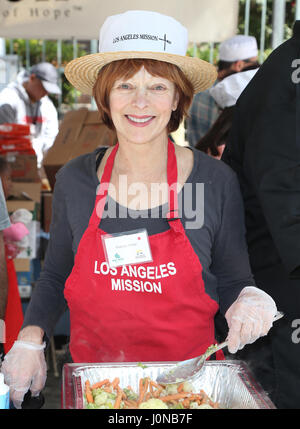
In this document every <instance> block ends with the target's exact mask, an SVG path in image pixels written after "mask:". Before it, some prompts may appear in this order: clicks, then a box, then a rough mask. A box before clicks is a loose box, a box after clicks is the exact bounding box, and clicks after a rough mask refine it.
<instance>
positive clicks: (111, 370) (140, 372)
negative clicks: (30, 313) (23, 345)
mask: <svg viewBox="0 0 300 429" xmlns="http://www.w3.org/2000/svg"><path fill="white" fill-rule="evenodd" d="M144 365H145V366H146V368H142V367H141V365H138V363H135V362H134V363H123V362H122V363H101V364H100V363H99V364H84V363H82V364H65V365H64V368H63V380H62V408H64V409H70V408H76V409H82V408H84V407H85V399H84V393H83V391H84V384H85V381H86V380H87V379H89V380H90V382H91V384H93V383H96V382H98V381H101V380H103V379H105V378H109V379H111V380H113V378H115V377H119V378H120V386H122V387H126V386H128V385H131V386H132V387H133V389H135V390H136V391H138V382H139V379H140V378H141V377H150V378H151V379H153V380H156V378H157V376H158V375H159V374H160V373H161V372H163V371H164V370H166V369H168V368H170V367H171V366H172V365H174V362H145V363H143V366H144ZM193 385H194V387H195V389H196V391H200V389H203V390H204V391H205V392H206V393H207V394H208V395H209V396H210V397H211V399H212V400H213V401H217V402H218V403H219V404H220V406H221V408H225V409H226V408H229V409H274V408H275V406H274V404H273V403H272V402H271V400H270V399H269V397H268V395H267V394H266V393H265V392H264V390H263V389H262V387H261V386H260V385H259V384H258V383H257V382H256V381H255V380H254V378H253V375H252V374H251V371H250V370H249V368H248V366H247V365H246V364H245V363H244V362H243V361H236V360H234V361H231V360H224V361H211V362H206V364H205V365H204V367H203V370H202V371H201V372H200V374H199V377H198V378H196V379H194V380H193Z"/></svg>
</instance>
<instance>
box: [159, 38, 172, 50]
mask: <svg viewBox="0 0 300 429" xmlns="http://www.w3.org/2000/svg"><path fill="white" fill-rule="evenodd" d="M158 40H161V41H163V42H165V43H164V51H165V50H166V46H167V43H169V44H170V45H171V44H172V42H171V41H170V40H168V39H167V35H166V34H165V35H164V38H163V39H158Z"/></svg>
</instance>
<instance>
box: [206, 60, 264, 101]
mask: <svg viewBox="0 0 300 429" xmlns="http://www.w3.org/2000/svg"><path fill="white" fill-rule="evenodd" d="M257 70H258V68H257V69H254V70H247V71H244V72H240V73H235V74H232V75H230V76H228V77H225V79H223V80H221V82H219V83H218V84H217V85H215V86H214V87H213V88H211V89H210V90H209V92H210V95H211V96H212V97H213V98H214V100H215V102H216V103H217V105H218V106H219V107H220V108H221V109H224V108H225V107H231V106H234V105H235V104H236V102H237V100H238V98H239V96H240V95H241V93H242V92H243V91H244V89H245V88H246V86H247V85H248V83H249V82H250V80H251V79H252V78H253V76H254V75H255V74H256V72H257Z"/></svg>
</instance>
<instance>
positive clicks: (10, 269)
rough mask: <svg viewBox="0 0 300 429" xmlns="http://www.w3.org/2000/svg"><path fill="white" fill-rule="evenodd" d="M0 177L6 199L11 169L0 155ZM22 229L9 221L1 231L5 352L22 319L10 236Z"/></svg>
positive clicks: (15, 252) (9, 192) (14, 337)
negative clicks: (5, 285) (6, 287)
mask: <svg viewBox="0 0 300 429" xmlns="http://www.w3.org/2000/svg"><path fill="white" fill-rule="evenodd" d="M0 179H1V182H2V187H3V194H4V198H5V199H6V200H7V199H8V197H9V196H10V195H11V192H12V181H11V169H10V166H9V163H8V162H7V161H6V159H5V158H3V157H0ZM20 227H21V231H20ZM23 229H25V230H26V228H25V226H24V225H23V224H21V225H20V223H18V224H14V223H13V222H11V225H10V226H9V227H7V228H5V229H4V231H3V238H4V248H5V259H6V271H7V277H8V293H7V304H6V310H5V315H4V320H5V331H6V335H5V343H4V352H5V353H8V352H9V350H10V348H11V347H12V345H13V343H14V342H15V340H16V339H17V336H18V333H19V331H20V329H21V327H22V323H23V319H24V318H23V310H22V303H21V299H20V294H19V289H18V280H17V274H16V270H15V265H14V258H15V257H16V256H17V254H18V253H19V251H20V249H19V248H18V246H17V245H15V244H14V243H13V242H12V241H11V239H12V237H17V236H19V235H20V234H21V235H22V236H23V234H24V232H23ZM25 234H27V232H25ZM8 238H9V240H8Z"/></svg>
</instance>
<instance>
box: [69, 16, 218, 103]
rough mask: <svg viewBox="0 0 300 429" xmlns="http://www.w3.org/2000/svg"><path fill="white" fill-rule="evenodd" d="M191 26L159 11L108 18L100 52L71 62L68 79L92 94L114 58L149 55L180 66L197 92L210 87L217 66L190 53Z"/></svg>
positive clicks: (100, 38)
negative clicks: (189, 32) (100, 72)
mask: <svg viewBox="0 0 300 429" xmlns="http://www.w3.org/2000/svg"><path fill="white" fill-rule="evenodd" d="M187 46H188V34H187V29H186V28H185V27H183V26H182V25H181V24H180V23H179V22H178V21H176V20H175V19H174V18H171V17H169V16H166V15H162V14H160V13H157V12H148V11H139V10H136V11H128V12H125V13H122V14H119V15H113V16H110V17H108V18H107V19H106V21H105V22H104V24H103V26H102V28H101V29H100V37H99V53H97V54H91V55H85V56H83V57H80V58H76V59H75V60H73V61H71V62H70V63H68V64H67V66H66V68H65V75H66V77H67V79H68V80H69V81H70V82H71V83H72V85H74V86H75V88H77V89H79V90H80V91H81V92H82V93H85V94H89V95H91V94H92V90H93V86H94V84H95V82H96V79H97V76H98V73H99V71H100V70H101V68H102V67H104V66H105V65H106V64H109V63H111V62H112V61H117V60H123V59H127V58H133V59H136V58H146V59H153V60H159V61H165V62H168V63H171V64H175V65H176V66H178V67H179V68H180V69H181V70H182V72H183V73H184V74H185V76H186V77H187V78H188V80H189V81H190V82H191V83H192V85H193V87H194V92H195V93H197V92H200V91H204V90H205V89H207V88H210V87H211V86H212V85H213V83H214V82H215V80H216V78H217V71H216V69H215V67H214V66H213V65H212V64H210V63H208V62H207V61H203V60H201V59H199V58H192V57H188V56H186V51H187Z"/></svg>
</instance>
